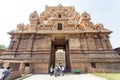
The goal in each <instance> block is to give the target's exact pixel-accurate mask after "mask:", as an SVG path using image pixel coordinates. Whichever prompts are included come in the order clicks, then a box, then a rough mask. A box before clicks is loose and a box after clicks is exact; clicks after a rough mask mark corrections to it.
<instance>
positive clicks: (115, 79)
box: [93, 73, 120, 80]
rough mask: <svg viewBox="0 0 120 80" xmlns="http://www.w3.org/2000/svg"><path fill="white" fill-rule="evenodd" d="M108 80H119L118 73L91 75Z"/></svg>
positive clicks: (119, 74) (119, 75)
mask: <svg viewBox="0 0 120 80" xmlns="http://www.w3.org/2000/svg"><path fill="white" fill-rule="evenodd" d="M93 74H94V75H97V76H100V77H103V78H106V79H108V80H120V73H93Z"/></svg>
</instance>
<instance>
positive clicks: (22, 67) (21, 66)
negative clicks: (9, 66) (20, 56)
mask: <svg viewBox="0 0 120 80" xmlns="http://www.w3.org/2000/svg"><path fill="white" fill-rule="evenodd" d="M23 70H24V63H23V62H21V63H20V67H19V71H20V72H21V73H22V72H23Z"/></svg>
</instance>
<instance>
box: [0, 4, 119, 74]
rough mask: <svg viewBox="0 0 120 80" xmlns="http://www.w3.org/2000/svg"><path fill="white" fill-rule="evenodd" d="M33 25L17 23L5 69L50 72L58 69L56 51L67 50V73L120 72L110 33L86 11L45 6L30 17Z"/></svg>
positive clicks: (72, 7) (3, 57) (12, 33)
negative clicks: (77, 70) (92, 19)
mask: <svg viewBox="0 0 120 80" xmlns="http://www.w3.org/2000/svg"><path fill="white" fill-rule="evenodd" d="M29 20H30V23H29V24H27V25H25V24H18V25H17V29H16V30H12V31H10V32H9V34H10V35H11V42H10V45H9V48H8V50H7V51H6V52H5V53H4V55H3V56H2V57H1V58H2V60H3V66H11V67H12V69H13V70H14V71H15V70H17V71H18V70H19V71H26V72H28V73H48V72H49V67H50V65H54V66H55V60H56V55H55V52H56V51H57V50H59V49H61V50H63V51H65V64H66V69H67V71H68V72H71V71H72V70H74V69H80V70H81V72H87V71H88V68H89V67H91V68H100V69H116V70H120V64H119V62H120V56H119V55H118V53H116V52H115V51H113V49H112V47H111V43H110V41H109V34H110V33H111V31H109V30H108V29H105V28H104V26H103V24H101V23H99V24H94V23H93V22H91V21H90V20H91V17H90V15H89V14H88V13H87V12H83V13H81V14H80V13H78V12H77V11H75V8H74V6H62V5H61V4H59V5H58V6H46V7H45V11H43V12H42V13H40V14H38V13H37V12H36V11H34V12H33V13H31V14H30V16H29Z"/></svg>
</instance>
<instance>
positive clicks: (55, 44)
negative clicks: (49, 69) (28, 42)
mask: <svg viewBox="0 0 120 80" xmlns="http://www.w3.org/2000/svg"><path fill="white" fill-rule="evenodd" d="M58 49H63V50H64V51H65V62H66V65H65V67H66V70H67V72H70V71H71V67H70V57H69V46H68V41H65V40H56V41H52V46H51V55H50V57H51V58H50V65H53V66H55V59H56V57H55V52H56V51H57V50H58Z"/></svg>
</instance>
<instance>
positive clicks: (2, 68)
mask: <svg viewBox="0 0 120 80" xmlns="http://www.w3.org/2000/svg"><path fill="white" fill-rule="evenodd" d="M3 77H4V67H1V69H0V80H2V79H3Z"/></svg>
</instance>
